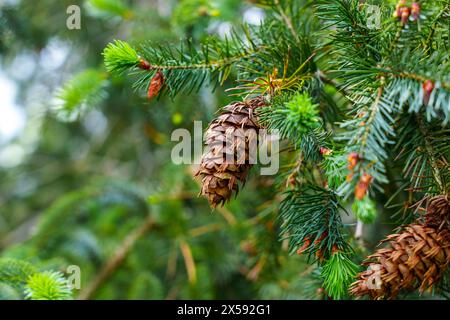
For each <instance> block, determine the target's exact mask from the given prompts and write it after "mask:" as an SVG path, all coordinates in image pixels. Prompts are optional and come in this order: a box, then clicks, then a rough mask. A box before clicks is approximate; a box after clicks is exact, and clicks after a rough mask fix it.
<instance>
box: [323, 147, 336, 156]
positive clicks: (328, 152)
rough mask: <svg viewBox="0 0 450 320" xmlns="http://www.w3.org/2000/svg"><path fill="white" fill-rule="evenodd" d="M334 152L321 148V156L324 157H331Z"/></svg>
mask: <svg viewBox="0 0 450 320" xmlns="http://www.w3.org/2000/svg"><path fill="white" fill-rule="evenodd" d="M332 152H333V151H332V150H331V149H328V148H326V147H320V154H321V155H323V156H329V155H330V154H331V153H332Z"/></svg>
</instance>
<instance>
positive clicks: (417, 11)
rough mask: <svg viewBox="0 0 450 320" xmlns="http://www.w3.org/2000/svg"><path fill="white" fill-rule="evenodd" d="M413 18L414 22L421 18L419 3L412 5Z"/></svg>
mask: <svg viewBox="0 0 450 320" xmlns="http://www.w3.org/2000/svg"><path fill="white" fill-rule="evenodd" d="M411 16H412V17H413V20H414V21H416V20H418V19H419V17H420V4H419V3H417V2H413V3H412V5H411Z"/></svg>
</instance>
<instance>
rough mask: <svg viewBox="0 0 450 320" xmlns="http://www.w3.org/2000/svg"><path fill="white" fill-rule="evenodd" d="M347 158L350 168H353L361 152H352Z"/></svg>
mask: <svg viewBox="0 0 450 320" xmlns="http://www.w3.org/2000/svg"><path fill="white" fill-rule="evenodd" d="M347 160H348V169H349V170H353V169H354V168H355V167H356V165H357V164H358V162H359V160H360V158H359V154H357V153H356V152H352V153H350V154H349V155H348V157H347Z"/></svg>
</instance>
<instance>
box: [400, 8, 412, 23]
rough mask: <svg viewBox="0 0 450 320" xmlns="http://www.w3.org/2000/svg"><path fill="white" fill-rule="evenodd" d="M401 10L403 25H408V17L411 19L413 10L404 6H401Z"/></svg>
mask: <svg viewBox="0 0 450 320" xmlns="http://www.w3.org/2000/svg"><path fill="white" fill-rule="evenodd" d="M400 12H401V16H400V18H401V21H402V25H406V24H407V23H408V19H409V15H410V13H411V10H410V9H409V8H408V7H402V8H400Z"/></svg>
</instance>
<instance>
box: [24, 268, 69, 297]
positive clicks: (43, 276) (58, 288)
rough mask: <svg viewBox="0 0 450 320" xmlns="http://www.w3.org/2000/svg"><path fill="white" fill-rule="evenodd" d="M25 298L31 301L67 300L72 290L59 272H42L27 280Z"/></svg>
mask: <svg viewBox="0 0 450 320" xmlns="http://www.w3.org/2000/svg"><path fill="white" fill-rule="evenodd" d="M25 297H26V298H27V299H31V300H69V299H71V298H72V290H71V289H70V287H69V285H68V283H67V280H66V279H65V278H64V275H63V274H62V273H61V272H51V271H44V272H38V273H34V274H33V275H31V276H30V277H29V278H28V279H27V283H26V286H25Z"/></svg>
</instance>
